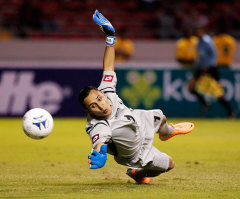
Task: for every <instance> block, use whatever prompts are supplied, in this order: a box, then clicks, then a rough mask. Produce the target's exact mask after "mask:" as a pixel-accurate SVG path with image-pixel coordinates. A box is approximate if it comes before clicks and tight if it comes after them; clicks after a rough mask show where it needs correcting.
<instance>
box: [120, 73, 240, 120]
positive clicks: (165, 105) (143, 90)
mask: <svg viewBox="0 0 240 199" xmlns="http://www.w3.org/2000/svg"><path fill="white" fill-rule="evenodd" d="M191 76H192V71H191V70H183V69H172V70H166V69H164V70H160V69H159V70H155V69H154V70H138V69H136V70H125V69H119V70H117V77H118V85H117V92H118V94H119V95H120V97H121V98H122V99H123V101H124V102H125V104H126V105H127V106H129V107H131V108H134V109H161V110H163V112H164V114H166V115H167V116H168V117H227V113H226V111H225V109H224V108H223V107H222V106H221V105H220V104H219V102H218V101H217V100H216V98H214V97H212V96H209V95H204V97H205V99H206V100H207V101H208V102H209V104H211V105H210V107H209V109H208V110H205V111H204V112H203V111H202V109H201V104H200V103H199V102H198V101H197V99H196V98H195V96H193V95H192V94H191V93H189V91H188V80H189V79H190V78H191ZM220 77H221V78H220V79H221V81H220V82H221V84H222V85H223V87H224V96H225V99H226V100H227V101H229V102H230V104H231V106H232V107H233V108H234V111H235V112H236V113H238V112H239V110H240V103H239V102H240V70H227V69H225V70H220Z"/></svg>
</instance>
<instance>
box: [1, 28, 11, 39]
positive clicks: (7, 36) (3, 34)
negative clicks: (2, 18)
mask: <svg viewBox="0 0 240 199" xmlns="http://www.w3.org/2000/svg"><path fill="white" fill-rule="evenodd" d="M11 38H12V34H11V33H10V31H8V30H6V29H2V28H0V40H1V41H4V40H5V41H6V40H9V39H11Z"/></svg>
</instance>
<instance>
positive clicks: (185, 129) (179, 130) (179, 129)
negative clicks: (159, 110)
mask: <svg viewBox="0 0 240 199" xmlns="http://www.w3.org/2000/svg"><path fill="white" fill-rule="evenodd" d="M170 125H171V126H172V127H174V130H173V132H172V134H171V135H168V136H163V135H160V134H159V138H160V140H162V141H166V140H168V139H170V138H171V137H173V136H175V135H181V134H187V133H190V132H191V131H192V130H193V129H194V124H193V123H191V122H182V123H179V124H172V123H170Z"/></svg>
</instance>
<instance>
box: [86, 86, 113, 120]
mask: <svg viewBox="0 0 240 199" xmlns="http://www.w3.org/2000/svg"><path fill="white" fill-rule="evenodd" d="M84 104H85V106H86V108H87V111H88V113H89V114H90V115H92V116H93V117H97V118H106V117H108V116H110V115H111V113H112V106H111V105H110V102H109V100H108V99H107V96H106V95H105V94H104V93H102V92H100V91H97V90H91V91H90V93H89V95H88V96H87V97H86V98H85V99H84Z"/></svg>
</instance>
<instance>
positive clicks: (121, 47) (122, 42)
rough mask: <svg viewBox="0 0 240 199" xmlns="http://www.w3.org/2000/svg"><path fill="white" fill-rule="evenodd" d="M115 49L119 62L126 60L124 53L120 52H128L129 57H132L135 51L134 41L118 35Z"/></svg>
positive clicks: (116, 58)
mask: <svg viewBox="0 0 240 199" xmlns="http://www.w3.org/2000/svg"><path fill="white" fill-rule="evenodd" d="M115 51H116V55H115V60H116V61H117V62H122V61H126V60H127V58H126V57H125V56H123V55H122V53H120V51H121V52H124V54H127V55H128V58H130V57H131V56H132V55H133V54H134V52H135V49H134V45H133V42H132V41H131V40H130V39H122V38H120V37H117V42H116V44H115Z"/></svg>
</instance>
